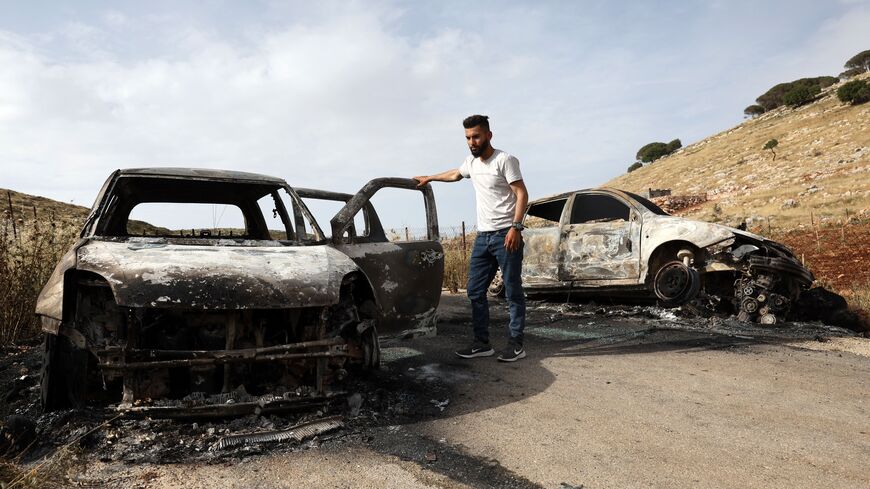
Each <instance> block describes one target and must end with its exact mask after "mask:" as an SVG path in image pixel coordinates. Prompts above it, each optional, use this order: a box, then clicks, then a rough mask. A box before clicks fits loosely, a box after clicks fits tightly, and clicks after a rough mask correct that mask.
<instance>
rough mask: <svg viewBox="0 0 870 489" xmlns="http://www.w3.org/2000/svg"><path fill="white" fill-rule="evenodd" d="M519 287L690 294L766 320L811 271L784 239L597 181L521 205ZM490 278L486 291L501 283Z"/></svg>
mask: <svg viewBox="0 0 870 489" xmlns="http://www.w3.org/2000/svg"><path fill="white" fill-rule="evenodd" d="M524 225H525V227H526V230H525V231H524V232H523V237H524V240H525V250H524V258H523V286H524V288H525V290H526V291H527V293H529V294H534V293H541V292H568V293H571V294H579V295H588V296H597V297H612V296H634V297H637V296H641V297H649V298H654V299H657V300H658V301H659V302H660V303H661V304H662V305H666V306H677V305H681V304H686V303H688V302H692V301H703V302H705V303H706V304H705V305H711V306H715V307H717V308H725V309H729V310H730V311H731V312H736V313H737V314H738V316H739V318H740V319H741V320H743V321H755V322H759V323H763V324H774V323H776V322H778V321H782V320H783V319H784V318H785V317H786V315H787V314H788V311H789V309H790V308H791V305H792V303H793V302H794V301H795V300H796V299H797V298H798V297H799V295H800V293H801V291H802V290H804V289H806V288H808V287H809V285H810V284H811V283H812V282H813V275H812V273H810V271H809V270H807V269H806V268H805V267H804V266H803V265H802V264H801V262H800V261H799V260H797V258H795V256H794V254H793V253H792V252H791V251H790V250H789V249H788V248H786V247H785V246H783V245H782V244H780V243H777V242H775V241H771V240H768V239H765V238H763V237H761V236H758V235H756V234H752V233H748V232H746V231H741V230H738V229H735V228H731V227H727V226H723V225H720V224H713V223H708V222H702V221H694V220H690V219H684V218H680V217H675V216H671V215H668V214H667V213H665V212H664V211H662V210H661V209H660V208H659V207H658V206H656V205H655V204H654V203H652V202H650V201H649V200H647V199H645V198H643V197H641V196H639V195H635V194H632V193H629V192H624V191H621V190H616V189H609V188H600V189H592V190H580V191H576V192H568V193H564V194H559V195H555V196H552V197H547V198H543V199H538V200H535V201H533V202H531V203H530V204H529V208H528V211H527V214H526V217H525V221H524ZM500 287H501V285H500V283H499V282H498V281H496V282H495V283H494V285H493V287H492V288H491V289H490V292H491V293H498V292H499V291H500Z"/></svg>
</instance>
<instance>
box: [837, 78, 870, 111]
mask: <svg viewBox="0 0 870 489" xmlns="http://www.w3.org/2000/svg"><path fill="white" fill-rule="evenodd" d="M837 98H838V99H840V102H845V103H849V104H852V105H858V104H863V103H864V102H867V101H870V83H867V80H852V81H850V82H847V83H844V84H843V86H842V87H840V88H838V89H837Z"/></svg>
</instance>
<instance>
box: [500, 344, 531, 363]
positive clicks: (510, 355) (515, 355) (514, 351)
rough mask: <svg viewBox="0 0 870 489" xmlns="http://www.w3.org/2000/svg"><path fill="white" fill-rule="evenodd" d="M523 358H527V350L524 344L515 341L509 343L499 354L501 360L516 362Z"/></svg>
mask: <svg viewBox="0 0 870 489" xmlns="http://www.w3.org/2000/svg"><path fill="white" fill-rule="evenodd" d="M521 358H526V350H525V349H523V345H517V344H514V343H509V344H508V347H507V348H505V349H504V350H502V352H501V353H499V355H498V361H499V362H516V361H517V360H519V359H521Z"/></svg>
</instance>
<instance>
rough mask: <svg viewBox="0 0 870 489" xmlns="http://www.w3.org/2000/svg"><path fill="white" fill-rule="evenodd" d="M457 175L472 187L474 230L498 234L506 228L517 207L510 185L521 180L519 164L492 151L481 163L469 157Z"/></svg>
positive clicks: (510, 222)
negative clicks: (475, 223) (460, 175)
mask: <svg viewBox="0 0 870 489" xmlns="http://www.w3.org/2000/svg"><path fill="white" fill-rule="evenodd" d="M459 173H461V174H462V176H463V177H465V178H470V179H471V183H472V184H474V193H475V195H476V198H477V229H478V230H479V231H498V230H499V229H505V228H507V227H510V225H511V224H512V223H513V222H514V210H515V209H516V206H517V197H516V195H514V192H513V190H511V187H510V184H512V183H514V182H516V181H518V180H522V179H523V175H522V174H521V173H520V161H519V160H518V159H517V158H516V157H515V156H511V155H509V154H507V153H505V152H504V151H501V150H498V149H496V150H495V151H493V153H492V156H490V157H489V158H488V159H485V160H482V159H480V158H476V157H474V156H471V155H469V156H468V157H467V158H465V161H464V162H463V163H462V166H460V167H459Z"/></svg>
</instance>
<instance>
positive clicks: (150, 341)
mask: <svg viewBox="0 0 870 489" xmlns="http://www.w3.org/2000/svg"><path fill="white" fill-rule="evenodd" d="M416 184H417V182H416V181H414V180H409V179H403V178H381V179H376V180H372V181H371V182H369V183H368V184H366V185H365V186H364V187H363V188H362V189H361V190H360V191H359V192H358V193H357V194H343V193H338V192H331V191H322V190H312V189H294V188H292V187H290V186H289V185H288V184H287V183H286V182H284V180H282V179H280V178H274V177H269V176H264V175H257V174H252V173H243V172H232V171H221V170H201V169H184V168H144V169H128V170H119V171H116V172H114V173H113V174H112V175H111V176H110V177H109V179H108V180H107V181H106V183H105V184H104V185H103V187H102V190H101V191H100V193H99V195H98V197H97V199H96V202H95V204H94V207H93V210H92V211H91V213H90V215H89V216H88V218H87V220H86V222H85V224H84V227H83V229H82V231H81V235H80V239H79V241H78V242H77V243H76V244H75V245H74V246H73V247H72V248H71V249H70V250H69V252H68V253H67V254H66V255H65V256H64V257H63V259H62V260H61V262H60V263H59V264H58V265H57V267H56V269H55V271H54V273H53V275H52V276H51V278H50V279H49V281H48V283H47V284H46V286H45V288H44V289H43V291H42V293H41V294H40V297H39V300H38V303H37V309H36V313H37V314H38V315H39V316H40V317H41V321H42V329H43V331H44V333H45V335H46V339H45V346H44V348H45V349H44V365H43V372H42V402H43V406H44V408H45V409H55V408H63V407H68V406H80V405H83V404H91V403H102V404H104V405H111V406H115V407H116V408H119V409H125V410H127V411H136V412H146V413H149V414H150V415H161V414H163V415H165V416H170V417H172V416H180V415H185V414H192V415H197V416H209V415H215V416H220V415H227V414H230V415H232V414H242V413H245V412H254V411H256V412H269V411H270V410H281V409H286V408H288V407H289V406H291V405H297V404H299V403H303V404H304V403H316V402H318V401H323V400H324V399H327V398H328V397H329V396H330V394H331V392H330V390H329V389H327V386H328V385H329V384H330V383H331V382H332V381H333V380H334V379H341V378H343V377H344V376H345V375H347V374H348V371H352V370H354V369H356V370H360V369H371V368H376V367H377V366H378V364H379V360H380V354H379V352H380V347H379V335H405V336H408V335H420V334H428V333H431V332H433V331H434V328H435V309H436V307H437V306H438V302H439V298H440V293H441V280H442V275H443V269H444V262H443V256H444V255H443V251H442V248H441V244H440V242H439V236H438V224H437V215H436V211H435V202H434V198H433V195H432V190H431V187H429V186H426V187H424V188H417V186H416ZM390 187H391V188H399V189H405V190H406V191H408V192H414V193H417V192H420V193H422V196H423V205H422V206H421V212H422V211H425V214H426V219H427V235H426V237H425V238H423V239H418V240H415V241H393V242H391V241H389V240H388V239H387V237H386V236H385V233H384V229H383V227H382V225H381V223H380V220H379V218H378V215H377V213H376V212H375V209H374V207H373V205H372V203H371V202H370V199H371V197H372V196H373V195H374V194H375V193H376V192H378V191H379V190H381V189H383V188H390ZM317 200H321V201H332V202H333V204H336V205H339V206H340V207H341V210H340V211H339V212H338V214H336V215H335V217H333V218H332V220H331V221H330V223H329V225H330V227H329V228H328V229H327V232H329V234H327V232H324V230H323V229H322V228H321V227H320V224H319V223H318V222H317V221H316V220H315V219H314V217H313V215H312V213H311V211H310V210H309V207H308V206H307V205H306V202H308V203H309V204H310V203H311V202H312V201H317ZM203 215H205V216H206V218H205V219H200V220H199V221H196V222H189V219H192V218H193V216H200V217H202V216H203ZM155 219H156V220H161V219H162V220H163V221H165V222H168V223H171V225H165V226H163V227H158V226H156V225H154V224H152V222H156V221H155ZM180 223H186V224H184V225H182V224H180ZM330 234H331V236H330ZM231 393H236V394H239V393H243V395H235V396H234V397H233V396H231V397H232V399H229V398H227V396H229V395H230V394H231ZM215 396H216V397H215ZM221 396H224V397H221ZM162 399H168V400H183V401H184V402H183V403H179V402H176V403H162V404H161V403H159V402H157V400H162Z"/></svg>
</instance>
